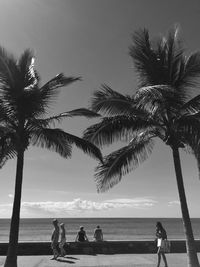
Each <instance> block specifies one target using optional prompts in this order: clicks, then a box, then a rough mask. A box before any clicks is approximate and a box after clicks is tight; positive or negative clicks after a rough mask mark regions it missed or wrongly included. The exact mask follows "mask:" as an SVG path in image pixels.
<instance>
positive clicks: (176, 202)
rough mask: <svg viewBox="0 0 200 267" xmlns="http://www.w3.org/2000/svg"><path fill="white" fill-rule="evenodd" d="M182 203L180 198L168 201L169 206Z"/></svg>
mask: <svg viewBox="0 0 200 267" xmlns="http://www.w3.org/2000/svg"><path fill="white" fill-rule="evenodd" d="M174 205H180V201H179V200H172V201H169V202H168V206H174Z"/></svg>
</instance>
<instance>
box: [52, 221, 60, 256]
mask: <svg viewBox="0 0 200 267" xmlns="http://www.w3.org/2000/svg"><path fill="white" fill-rule="evenodd" d="M52 223H53V226H54V230H53V232H52V235H51V248H52V250H53V258H52V260H56V259H57V258H58V256H59V251H58V247H59V243H58V240H59V226H58V220H57V219H54V220H53V222H52Z"/></svg>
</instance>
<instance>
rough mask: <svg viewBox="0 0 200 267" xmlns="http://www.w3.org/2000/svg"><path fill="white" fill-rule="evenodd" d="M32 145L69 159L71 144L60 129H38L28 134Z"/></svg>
mask: <svg viewBox="0 0 200 267" xmlns="http://www.w3.org/2000/svg"><path fill="white" fill-rule="evenodd" d="M30 142H31V143H32V145H36V146H40V147H42V148H47V149H49V150H52V151H55V152H57V153H58V154H60V156H62V157H64V158H69V157H71V150H72V147H71V143H70V142H69V141H68V140H67V139H66V136H65V132H64V131H62V130H61V129H50V128H40V129H37V130H36V129H35V130H34V131H32V132H30Z"/></svg>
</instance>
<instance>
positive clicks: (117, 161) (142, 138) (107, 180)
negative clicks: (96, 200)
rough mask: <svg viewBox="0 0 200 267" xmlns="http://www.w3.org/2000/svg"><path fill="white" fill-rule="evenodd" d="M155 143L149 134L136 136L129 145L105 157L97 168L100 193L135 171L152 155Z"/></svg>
mask: <svg viewBox="0 0 200 267" xmlns="http://www.w3.org/2000/svg"><path fill="white" fill-rule="evenodd" d="M153 146H154V142H153V140H152V139H151V136H150V135H149V133H148V134H147V135H145V134H144V135H139V136H136V137H135V138H134V139H133V140H132V141H131V142H130V143H129V145H127V146H125V147H123V148H121V149H119V150H117V151H114V152H113V153H111V154H109V155H108V156H106V157H104V159H103V163H100V164H99V165H98V166H97V168H96V174H95V180H96V182H97V190H98V192H104V191H107V190H108V189H109V188H112V187H113V186H114V185H116V184H117V183H119V182H120V180H121V178H122V176H123V175H125V174H127V173H129V172H130V171H132V170H133V169H135V168H136V167H137V166H138V165H139V164H141V163H142V162H144V161H145V160H146V159H147V158H148V156H149V155H150V154H151V152H152V149H153Z"/></svg>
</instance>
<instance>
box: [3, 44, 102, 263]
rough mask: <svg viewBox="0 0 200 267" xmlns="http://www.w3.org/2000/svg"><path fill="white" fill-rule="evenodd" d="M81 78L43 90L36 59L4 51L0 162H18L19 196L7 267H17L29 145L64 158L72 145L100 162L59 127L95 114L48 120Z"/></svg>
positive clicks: (94, 153)
mask: <svg viewBox="0 0 200 267" xmlns="http://www.w3.org/2000/svg"><path fill="white" fill-rule="evenodd" d="M78 80H80V78H74V77H65V76H64V75H63V74H59V75H57V76H55V77H54V78H53V79H51V80H50V81H48V82H47V83H46V84H44V85H43V86H40V78H39V75H38V73H37V72H36V71H35V69H34V57H33V53H32V52H31V51H30V50H26V51H24V53H23V54H22V55H21V57H20V58H19V60H16V59H15V58H14V56H13V55H12V54H9V53H8V52H6V50H5V49H4V48H2V47H0V161H1V166H3V164H4V163H5V162H6V161H7V160H8V159H9V158H13V157H16V158H17V168H16V181H15V194H14V203H13V210H12V218H11V226H10V235H9V246H8V252H7V258H6V262H5V265H4V266H5V267H16V266H17V245H18V235H19V222H20V205H21V190H22V180H23V165H24V153H25V151H26V150H27V149H28V147H29V145H36V146H40V147H42V148H47V149H49V150H52V151H55V152H57V153H59V154H60V156H62V157H64V158H69V157H71V152H72V145H73V144H75V145H76V146H77V147H78V148H80V149H81V150H82V151H83V152H85V153H87V154H88V155H90V156H93V157H94V158H97V159H100V160H101V153H100V150H99V149H98V148H97V147H95V145H93V144H91V143H90V142H88V141H86V140H83V139H81V138H79V137H77V136H74V135H72V134H70V133H67V132H65V131H63V130H62V129H59V128H55V125H56V123H59V122H61V120H62V119H63V118H65V117H72V116H79V115H84V116H86V117H89V118H90V117H96V116H97V114H95V113H94V112H92V111H89V110H86V109H76V110H73V111H69V112H64V113H61V114H58V115H55V116H51V117H47V116H48V112H47V111H48V108H49V107H50V106H51V104H52V100H54V98H55V97H56V96H57V94H58V92H59V90H58V88H60V87H63V86H67V85H69V84H71V83H73V82H75V81H78Z"/></svg>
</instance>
